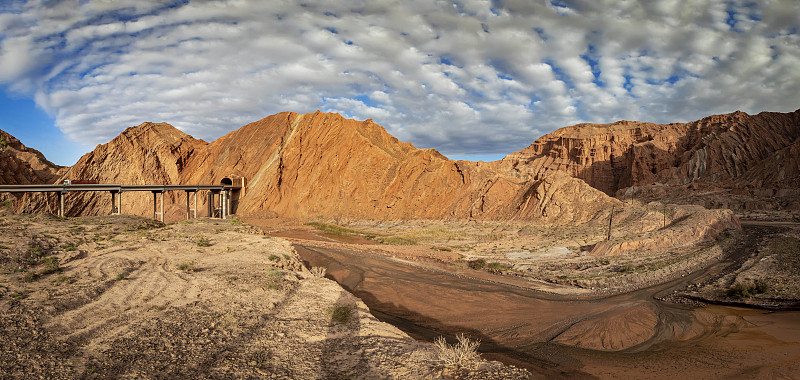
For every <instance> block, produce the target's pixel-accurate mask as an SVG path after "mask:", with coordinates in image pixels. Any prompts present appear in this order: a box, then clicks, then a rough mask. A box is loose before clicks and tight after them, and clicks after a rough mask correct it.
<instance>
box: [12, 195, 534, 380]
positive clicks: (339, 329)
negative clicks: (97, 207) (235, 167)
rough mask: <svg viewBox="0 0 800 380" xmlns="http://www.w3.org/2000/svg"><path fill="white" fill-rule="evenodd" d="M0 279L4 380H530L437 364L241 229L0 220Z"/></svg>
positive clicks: (256, 234) (280, 245) (291, 257)
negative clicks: (129, 379)
mask: <svg viewBox="0 0 800 380" xmlns="http://www.w3.org/2000/svg"><path fill="white" fill-rule="evenodd" d="M0 213H2V211H0ZM0 271H1V272H0V340H2V341H3V345H2V349H0V377H3V378H6V377H15V378H41V377H46V378H119V377H136V378H139V377H145V378H198V377H199V378H208V377H214V378H218V377H223V378H234V377H235V378H292V379H312V378H370V379H372V378H402V379H407V378H430V379H437V378H476V379H477V378H480V379H485V378H526V377H527V376H528V373H527V372H526V371H524V370H521V369H518V368H514V367H510V366H505V365H503V364H501V363H499V362H492V361H486V360H482V359H480V358H472V359H466V360H464V361H462V362H461V364H460V365H458V364H452V363H451V364H448V363H446V362H444V361H443V360H444V359H445V358H444V357H443V356H442V355H440V354H442V353H447V352H448V351H447V350H448V349H453V348H452V346H448V347H449V348H446V349H445V350H442V349H440V348H437V347H436V346H435V345H433V344H430V343H422V342H417V341H415V340H413V339H411V338H410V337H408V336H407V335H406V334H405V333H403V332H401V331H400V330H398V329H397V328H395V327H393V326H391V325H389V324H386V323H383V322H380V321H378V320H377V319H376V318H374V317H373V316H372V315H371V314H370V311H369V309H368V308H367V307H366V306H365V305H364V303H363V302H361V301H360V300H359V299H357V298H356V297H354V296H353V295H351V294H350V293H348V292H346V291H344V290H343V289H342V288H341V287H340V286H339V285H338V284H336V283H335V282H333V281H331V280H328V279H325V278H320V277H318V276H317V275H314V274H312V273H311V272H310V271H309V270H307V269H306V268H304V267H303V266H302V264H301V261H300V259H299V257H298V256H297V253H296V252H295V250H294V249H293V248H292V246H291V245H290V244H289V242H288V241H286V240H284V239H280V238H270V237H267V236H262V235H261V233H260V231H259V230H257V229H255V228H252V227H249V226H247V225H244V224H241V223H240V222H238V220H233V221H211V220H199V221H195V222H192V223H186V222H184V223H177V224H174V225H169V226H164V225H162V224H160V223H157V222H153V221H151V220H148V219H143V218H138V217H131V216H114V217H89V218H74V219H66V220H62V219H58V218H54V217H52V216H49V215H2V214H0Z"/></svg>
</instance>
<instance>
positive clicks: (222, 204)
mask: <svg viewBox="0 0 800 380" xmlns="http://www.w3.org/2000/svg"><path fill="white" fill-rule="evenodd" d="M227 195H228V192H227V191H225V190H222V192H220V193H219V209H220V214H221V215H220V216H221V217H222V219H227V218H226V214H227V212H228V210H226V206H227V205H228V200H227V198H228V197H227Z"/></svg>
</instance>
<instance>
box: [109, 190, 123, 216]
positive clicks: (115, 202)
mask: <svg viewBox="0 0 800 380" xmlns="http://www.w3.org/2000/svg"><path fill="white" fill-rule="evenodd" d="M109 193H111V215H122V192H121V191H114V190H112V191H109Z"/></svg>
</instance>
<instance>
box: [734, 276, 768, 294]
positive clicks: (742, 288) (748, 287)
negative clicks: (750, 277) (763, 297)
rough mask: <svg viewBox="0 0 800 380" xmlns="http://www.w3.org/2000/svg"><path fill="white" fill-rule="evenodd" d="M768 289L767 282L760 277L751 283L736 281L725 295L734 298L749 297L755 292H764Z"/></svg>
mask: <svg viewBox="0 0 800 380" xmlns="http://www.w3.org/2000/svg"><path fill="white" fill-rule="evenodd" d="M769 289H770V287H769V283H767V282H766V281H764V280H762V279H757V280H755V281H754V282H753V283H752V284H751V283H744V282H736V283H735V284H733V286H731V287H730V289H728V291H727V295H728V296H729V297H735V298H750V297H752V296H754V295H756V294H763V293H766V292H768V291H769Z"/></svg>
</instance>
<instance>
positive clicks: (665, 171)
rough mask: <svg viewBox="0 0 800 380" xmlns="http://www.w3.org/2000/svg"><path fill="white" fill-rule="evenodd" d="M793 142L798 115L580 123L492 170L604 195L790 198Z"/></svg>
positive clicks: (795, 182)
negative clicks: (709, 192)
mask: <svg viewBox="0 0 800 380" xmlns="http://www.w3.org/2000/svg"><path fill="white" fill-rule="evenodd" d="M798 138H800V110H798V111H795V112H791V113H774V112H762V113H759V114H758V115H753V116H751V115H748V114H746V113H744V112H734V113H731V114H726V115H715V116H709V117H706V118H704V119H702V120H698V121H694V122H690V123H672V124H652V123H643V122H631V121H619V122H616V123H613V124H579V125H574V126H571V127H566V128H562V129H559V130H557V131H555V132H553V133H550V134H548V135H545V136H543V137H541V138H539V139H538V140H536V141H535V142H534V143H533V144H532V145H530V146H529V147H528V148H525V149H523V150H521V151H519V152H516V153H512V154H510V155H508V156H507V157H505V158H504V159H503V160H502V161H501V162H500V163H499V164H498V167H499V168H501V170H503V171H505V172H506V173H508V174H510V175H516V176H518V177H519V178H536V177H537V176H540V175H542V173H545V172H548V171H563V172H566V173H568V174H569V175H571V176H574V177H577V178H581V179H583V180H585V181H586V182H587V183H588V184H589V185H591V186H592V187H594V188H596V189H598V190H601V191H603V192H605V193H606V194H609V195H612V194H617V195H620V191H625V190H627V189H628V188H630V187H631V186H635V187H647V186H651V185H653V184H666V185H672V186H684V185H688V184H694V187H693V188H691V189H689V190H694V189H695V188H696V187H698V186H700V187H709V186H713V187H716V188H721V189H738V190H752V191H754V192H756V193H761V194H765V195H778V196H780V195H781V194H782V193H786V195H793V194H796V193H797V189H798V188H800V168H798V161H800V160H799V159H798V158H800V156H799V155H798V152H800V140H798ZM678 190H685V187H682V188H678ZM756 195H758V194H756Z"/></svg>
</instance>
